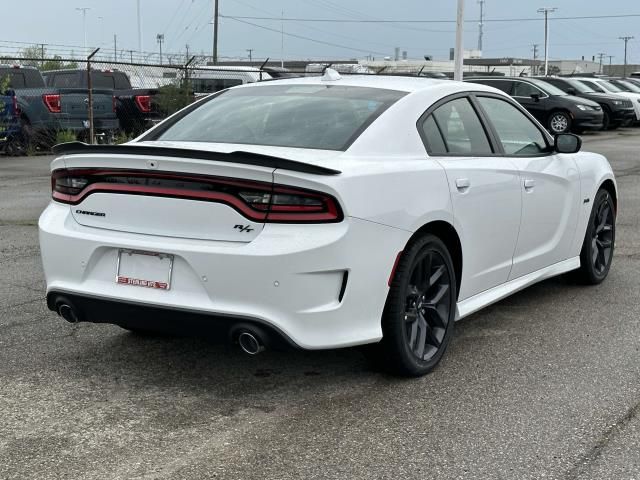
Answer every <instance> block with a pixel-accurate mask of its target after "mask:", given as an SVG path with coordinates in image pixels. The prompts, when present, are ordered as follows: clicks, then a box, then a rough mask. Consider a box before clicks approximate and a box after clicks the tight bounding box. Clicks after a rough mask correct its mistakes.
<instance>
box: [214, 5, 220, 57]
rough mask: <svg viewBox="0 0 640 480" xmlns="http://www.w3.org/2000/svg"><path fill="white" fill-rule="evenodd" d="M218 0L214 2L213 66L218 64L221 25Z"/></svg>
mask: <svg viewBox="0 0 640 480" xmlns="http://www.w3.org/2000/svg"><path fill="white" fill-rule="evenodd" d="M218 16H219V5H218V0H213V64H214V65H217V64H218V24H219V18H218Z"/></svg>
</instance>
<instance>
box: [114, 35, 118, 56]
mask: <svg viewBox="0 0 640 480" xmlns="http://www.w3.org/2000/svg"><path fill="white" fill-rule="evenodd" d="M113 61H114V62H117V61H118V35H116V34H115V33H114V34H113Z"/></svg>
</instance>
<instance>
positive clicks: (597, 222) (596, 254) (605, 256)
mask: <svg viewBox="0 0 640 480" xmlns="http://www.w3.org/2000/svg"><path fill="white" fill-rule="evenodd" d="M612 248H613V210H612V209H611V204H610V203H609V201H608V200H607V199H605V200H603V201H602V202H601V203H600V205H599V206H598V210H597V211H596V214H595V215H594V217H593V237H592V239H591V264H592V265H593V269H594V271H595V272H596V273H597V274H598V275H602V274H603V273H604V272H605V271H606V269H607V267H608V265H609V262H610V261H611V250H612Z"/></svg>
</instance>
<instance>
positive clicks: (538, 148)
mask: <svg viewBox="0 0 640 480" xmlns="http://www.w3.org/2000/svg"><path fill="white" fill-rule="evenodd" d="M477 98H478V102H479V103H480V105H481V106H482V108H483V109H484V111H485V112H486V113H487V117H488V118H489V120H490V121H491V123H492V124H493V126H494V128H495V130H496V132H497V133H498V137H499V139H500V143H502V147H503V148H504V152H505V154H507V155H512V156H526V155H539V154H541V153H544V152H546V151H547V149H548V147H547V142H546V140H545V137H544V135H543V134H542V132H541V131H540V130H539V129H538V127H536V126H535V124H534V123H533V122H532V121H531V120H530V119H529V118H527V116H526V115H525V114H524V113H522V112H521V111H520V110H518V109H517V108H516V107H514V106H513V105H511V104H510V103H509V102H507V101H506V100H500V99H498V98H493V97H477Z"/></svg>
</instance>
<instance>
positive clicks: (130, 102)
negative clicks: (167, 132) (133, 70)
mask: <svg viewBox="0 0 640 480" xmlns="http://www.w3.org/2000/svg"><path fill="white" fill-rule="evenodd" d="M43 75H44V78H45V81H46V82H47V85H48V86H50V87H75V88H87V71H86V70H80V69H79V70H51V71H47V72H43ZM91 83H92V87H93V88H107V89H111V90H113V95H114V97H115V99H116V113H117V115H118V120H119V121H120V128H121V129H122V130H123V131H124V132H125V133H126V134H127V135H134V136H137V135H140V134H141V133H142V132H144V131H145V130H147V129H149V128H151V127H152V126H153V125H155V124H156V123H158V122H160V121H161V120H163V119H164V115H163V114H162V112H161V109H160V108H159V106H158V102H157V95H158V89H153V88H151V89H150V88H133V87H132V85H131V80H130V79H129V76H128V75H127V74H126V73H125V72H123V71H120V70H92V71H91Z"/></svg>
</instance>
